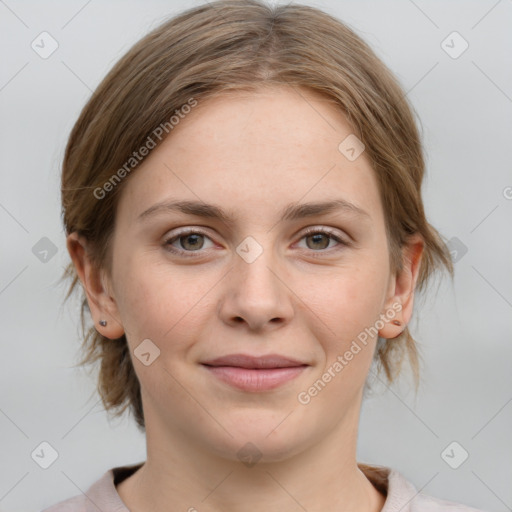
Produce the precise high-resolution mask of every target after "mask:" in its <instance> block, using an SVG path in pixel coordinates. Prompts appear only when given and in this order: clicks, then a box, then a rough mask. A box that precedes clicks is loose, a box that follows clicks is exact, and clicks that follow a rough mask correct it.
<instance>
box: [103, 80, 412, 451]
mask: <svg viewBox="0 0 512 512" xmlns="http://www.w3.org/2000/svg"><path fill="white" fill-rule="evenodd" d="M352 133H353V130H352V129H351V127H350V125H349V124H348V123H347V121H346V119H345V118H344V116H343V114H342V113H340V112H339V111H337V110H336V109H335V108H334V107H333V106H332V105H331V104H329V103H327V102H326V101H325V100H323V99H322V98H320V97H318V96H316V95H313V94H312V93H310V92H307V91H305V90H301V91H300V94H298V92H296V90H294V89H290V88H286V87H283V88H274V89H267V90H261V91H260V92H258V93H251V94H249V93H245V94H242V93H236V94H230V95H226V96H221V97H216V98H214V99H210V100H207V101H205V102H204V103H201V104H200V105H199V106H198V107H196V108H195V109H194V110H193V111H192V112H191V113H190V114H188V116H187V117H185V119H182V120H181V121H180V124H179V125H178V126H175V128H174V130H173V132H172V133H171V136H169V137H168V138H167V139H166V140H165V141H164V142H163V143H162V144H161V145H160V146H159V147H157V148H156V149H154V150H153V151H152V152H151V153H150V154H149V156H148V157H147V158H146V159H145V161H144V162H143V163H142V165H141V166H140V167H139V168H138V169H137V170H136V171H134V173H133V175H131V176H130V177H129V179H128V181H127V183H125V188H124V189H123V192H122V195H121V198H120V202H119V205H118V210H117V213H116V228H115V235H114V239H113V246H112V251H113V253H112V254H113V262H114V263H113V270H112V275H111V279H110V281H109V289H110V294H111V297H112V300H113V304H114V306H113V307H112V308H111V309H110V310H109V311H110V313H111V316H112V317H115V318H117V321H118V322H119V324H120V326H122V331H124V332H125V333H126V336H127V340H128V343H129V345H130V349H131V354H132V360H133V364H134V367H135V371H136V373H137V376H138V378H139V380H140V383H141V389H142V399H143V404H144V413H145V418H146V428H147V431H148V434H149V432H150V431H151V430H152V429H153V430H155V431H156V430H157V429H159V431H160V432H163V431H165V433H166V436H170V438H171V439H178V438H179V439H181V440H182V441H183V442H185V443H186V442H189V443H191V444H193V445H194V446H198V447H201V449H204V450H207V451H209V452H211V453H216V454H218V455H221V456H223V457H225V458H228V459H233V460H235V459H236V458H237V452H238V450H239V449H240V448H241V447H242V446H244V445H246V443H248V442H251V443H253V444H254V445H255V446H256V447H257V448H258V450H259V451H260V452H261V453H262V454H263V456H264V457H265V460H268V461H271V460H281V459H283V458H285V457H289V456H292V455H293V454H296V453H299V452H301V451H304V450H306V449H308V448H310V447H311V446H313V445H315V444H318V443H320V442H322V441H323V440H325V439H328V438H330V437H331V438H332V437H333V435H335V434H336V435H338V434H339V435H343V434H344V435H350V436H353V434H354V431H355V430H356V427H357V419H358V414H359V407H360V402H361V397H362V390H363V388H364V383H365V380H366V377H367V374H368V370H369V367H370V364H371V361H372V357H373V353H374V348H375V343H376V340H377V336H376V330H379V332H380V334H381V335H382V332H383V330H386V329H393V327H390V326H389V325H390V324H391V320H392V319H397V318H398V319H400V320H402V318H401V314H402V313H400V312H399V308H400V307H401V305H400V302H401V296H400V295H399V294H398V291H399V289H398V287H397V281H396V276H394V275H392V274H391V272H390V262H389V256H388V241H387V238H386V231H385V222H384V211H383V207H382V204H381V202H380V198H379V192H378V188H377V182H376V179H375V176H374V172H373V170H372V168H371V166H370V164H369V162H368V160H367V159H366V156H365V154H364V152H363V153H362V154H361V155H360V156H359V157H358V158H356V159H355V160H353V159H348V158H347V157H346V156H345V155H344V154H343V153H342V152H341V151H340V150H339V149H338V146H339V145H340V142H342V141H343V140H344V139H345V138H346V137H347V136H349V135H350V134H352ZM352 160H353V161H352ZM178 201H179V202H182V205H184V202H190V203H196V206H195V208H191V207H190V205H189V207H188V209H187V208H185V206H183V208H181V209H180V208H178V207H176V206H175V207H173V206H172V204H173V203H175V202H178ZM330 202H337V204H336V205H334V207H332V208H331V209H322V208H321V207H310V208H306V207H302V208H300V207H301V205H310V204H313V203H315V204H316V203H330ZM310 206H311V205H310ZM219 211H222V213H223V215H224V217H222V218H219V217H218V216H216V215H214V214H215V213H218V212H219ZM285 214H286V215H285ZM379 319H380V321H379ZM384 320H389V322H388V321H386V322H384ZM383 324H385V325H384V327H382V325H383ZM375 327H376V328H375ZM372 328H373V329H372ZM365 329H366V331H365ZM395 329H397V331H395V335H397V334H398V333H399V331H400V330H401V328H395ZM402 329H403V328H402ZM390 337H393V336H390ZM363 339H364V340H365V342H363V341H362V340H363ZM143 340H150V341H149V342H148V341H145V342H144V343H145V345H141V343H142V342H143ZM354 343H355V344H354ZM139 346H140V347H139ZM356 346H357V347H359V350H358V349H357V348H356ZM138 347H139V348H138ZM137 350H138V352H137ZM134 351H135V353H139V354H140V352H142V353H144V354H145V355H144V356H143V357H142V359H145V362H146V363H149V364H147V365H146V364H144V363H143V362H142V361H141V360H139V358H138V357H137V356H135V355H134ZM158 351H159V352H158ZM348 353H351V354H352V356H350V354H348ZM148 354H149V355H148ZM236 354H238V355H240V354H242V355H246V356H252V357H255V358H259V357H262V356H267V355H273V356H279V357H281V358H283V359H287V360H288V363H284V362H283V361H282V360H276V359H275V358H274V360H269V361H267V363H268V366H270V367H272V368H273V369H271V368H267V369H261V368H260V369H254V368H253V369H248V368H242V366H251V364H250V363H251V361H250V362H249V364H247V361H243V362H241V360H236V359H233V360H231V361H228V362H227V363H226V361H224V362H223V363H222V362H221V363H216V364H217V365H216V366H215V365H212V366H208V365H206V364H205V363H207V362H209V363H212V361H213V360H214V359H217V358H220V357H224V356H230V355H236ZM290 361H291V362H290ZM252 363H254V361H252ZM256 364H257V363H256ZM287 364H288V365H291V366H288V367H286V368H285V366H286V365H287ZM253 366H254V364H253ZM326 375H327V376H326ZM329 376H330V378H329ZM315 383H316V384H315ZM315 390H316V391H315Z"/></svg>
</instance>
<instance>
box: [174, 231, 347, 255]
mask: <svg viewBox="0 0 512 512" xmlns="http://www.w3.org/2000/svg"><path fill="white" fill-rule="evenodd" d="M316 234H323V235H327V236H328V237H329V238H331V239H332V240H334V241H335V242H338V243H339V244H340V245H341V246H342V247H339V248H338V249H334V250H341V249H342V248H343V246H349V245H350V244H349V243H348V242H346V241H345V240H343V239H341V238H340V237H339V236H337V235H335V234H334V232H332V231H330V230H328V229H325V228H308V229H307V230H306V231H305V232H304V233H303V235H302V236H301V238H300V240H302V239H303V238H306V237H307V236H311V235H316ZM187 235H201V236H205V237H207V238H210V237H209V236H208V235H207V234H206V233H205V232H203V231H201V230H195V229H194V230H193V229H189V230H185V231H182V232H180V233H178V234H176V235H174V236H173V237H171V238H168V239H167V240H165V242H164V246H165V249H166V250H167V251H169V252H171V253H173V254H178V255H180V256H183V257H185V258H198V257H200V256H201V255H202V254H201V250H198V251H186V250H184V249H176V248H175V247H173V246H172V245H170V244H171V243H172V242H174V241H176V240H179V239H180V238H181V237H184V236H187ZM332 249H333V248H331V249H330V250H332ZM311 251H312V252H313V253H315V252H320V253H325V252H327V251H329V249H322V250H320V251H313V250H312V249H311ZM195 253H199V254H195ZM313 257H315V258H318V257H321V256H320V255H316V254H314V255H313Z"/></svg>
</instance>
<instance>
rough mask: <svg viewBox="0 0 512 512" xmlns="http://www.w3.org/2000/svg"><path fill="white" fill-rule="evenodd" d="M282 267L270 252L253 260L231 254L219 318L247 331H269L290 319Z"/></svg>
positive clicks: (291, 302) (288, 291)
mask: <svg viewBox="0 0 512 512" xmlns="http://www.w3.org/2000/svg"><path fill="white" fill-rule="evenodd" d="M287 280H288V281H289V278H288V277H287V273H286V270H285V269H284V267H283V265H280V264H279V262H278V261H277V258H276V257H274V255H273V253H272V250H271V249H265V250H264V251H263V252H262V253H261V254H260V255H259V256H258V257H257V258H256V259H255V260H254V261H251V260H250V259H249V260H246V259H244V258H243V257H240V256H239V255H238V254H236V255H235V258H234V264H233V267H232V269H231V271H230V272H229V273H228V275H227V276H226V281H225V283H226V284H225V288H224V290H223V295H222V298H221V301H220V309H219V315H220V316H221V318H222V320H223V321H224V322H225V323H228V324H230V325H231V326H238V325H245V326H246V328H248V329H250V330H251V331H262V330H272V329H275V328H280V327H282V326H283V325H285V324H287V323H288V322H289V321H290V319H291V318H292V317H293V312H294V308H293V300H292V297H293V293H292V291H291V290H290V288H289V283H287Z"/></svg>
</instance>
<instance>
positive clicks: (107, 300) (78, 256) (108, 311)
mask: <svg viewBox="0 0 512 512" xmlns="http://www.w3.org/2000/svg"><path fill="white" fill-rule="evenodd" d="M66 246H67V249H68V252H69V255H70V256H71V260H72V261H73V264H74V266H75V268H76V271H77V274H78V277H79V278H80V281H81V282H82V285H83V287H84V290H85V294H86V297H87V302H88V304H89V309H90V310H91V315H92V318H93V321H94V326H95V328H96V330H97V331H98V332H99V333H100V334H102V335H103V336H105V337H106V338H110V339H112V340H113V339H117V338H120V337H121V336H122V335H123V334H124V329H123V326H122V324H121V322H120V320H119V318H120V316H119V311H118V309H117V304H116V301H115V299H114V297H112V295H111V293H110V291H109V282H108V279H107V277H106V275H105V273H104V271H103V270H101V269H97V268H95V267H94V266H93V265H92V264H91V262H90V260H89V257H88V252H87V241H86V239H85V238H84V237H82V236H79V235H78V233H76V232H74V233H71V234H70V235H69V236H68V237H67V240H66ZM100 320H106V322H107V325H106V326H102V325H100V323H99V321H100Z"/></svg>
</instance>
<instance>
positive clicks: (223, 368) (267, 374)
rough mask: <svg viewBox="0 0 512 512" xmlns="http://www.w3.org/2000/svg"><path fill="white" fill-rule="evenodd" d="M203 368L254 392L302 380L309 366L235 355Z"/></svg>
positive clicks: (268, 357) (274, 358) (288, 360)
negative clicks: (295, 379) (300, 376)
mask: <svg viewBox="0 0 512 512" xmlns="http://www.w3.org/2000/svg"><path fill="white" fill-rule="evenodd" d="M201 364H202V365H203V366H204V367H205V368H206V369H207V370H208V371H209V372H210V373H211V375H213V376H214V377H216V378H217V379H219V380H221V381H223V382H225V383H227V384H229V385H230V386H232V387H235V388H237V389H240V390H243V391H251V392H261V391H269V390H272V389H275V388H277V387H279V386H281V385H283V384H285V383H286V382H289V381H290V380H292V379H294V378H296V377H298V376H299V375H300V374H301V373H302V372H303V371H304V370H305V369H306V368H307V367H308V366H309V364H307V363H304V362H301V361H297V360H295V359H291V358H288V357H284V356H280V355H277V354H270V355H266V356H260V357H254V356H249V355H245V354H232V355H229V356H223V357H219V358H216V359H213V360H209V361H205V362H203V363H201Z"/></svg>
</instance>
